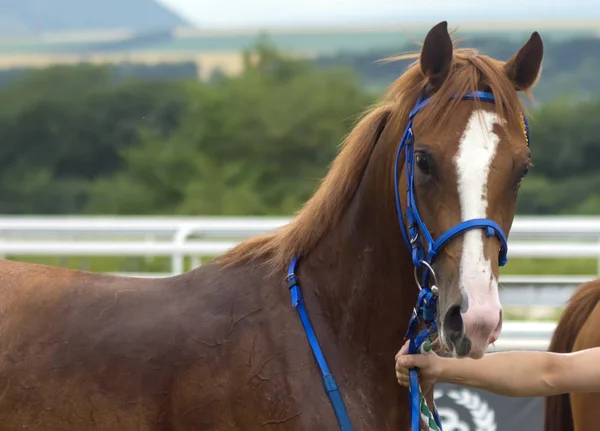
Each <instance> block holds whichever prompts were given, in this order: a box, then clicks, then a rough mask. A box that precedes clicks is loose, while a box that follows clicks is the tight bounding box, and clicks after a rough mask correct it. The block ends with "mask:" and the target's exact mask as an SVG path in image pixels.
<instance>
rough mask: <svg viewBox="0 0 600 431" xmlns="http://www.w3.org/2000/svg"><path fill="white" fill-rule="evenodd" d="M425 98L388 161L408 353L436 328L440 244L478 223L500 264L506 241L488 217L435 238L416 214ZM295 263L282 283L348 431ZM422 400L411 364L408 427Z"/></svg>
mask: <svg viewBox="0 0 600 431" xmlns="http://www.w3.org/2000/svg"><path fill="white" fill-rule="evenodd" d="M463 99H464V100H474V99H478V100H482V101H485V102H491V103H494V102H495V100H494V95H493V94H492V93H488V92H483V91H475V92H470V93H467V94H466V95H465V96H464V97H463ZM429 100H430V99H423V97H422V96H421V97H419V100H418V101H417V103H416V105H415V107H414V109H413V110H412V111H411V112H410V115H409V119H408V125H407V126H406V130H405V132H404V135H403V137H402V140H401V141H400V145H399V146H398V151H397V153H396V160H395V164H394V186H395V195H396V210H397V212H398V220H399V222H400V229H401V231H402V236H403V237H404V241H405V242H406V244H407V246H408V248H409V250H410V251H411V254H412V261H413V265H414V268H415V280H416V282H417V285H418V287H419V289H420V291H419V295H418V299H417V305H416V307H415V309H414V311H413V314H412V316H411V319H410V322H409V326H408V331H407V332H406V338H407V339H409V340H410V343H409V353H410V354H415V353H419V352H420V351H421V347H422V345H423V343H424V342H425V341H426V340H428V339H429V338H430V337H431V336H432V335H433V334H435V333H436V332H437V323H436V310H437V296H438V288H437V286H435V274H434V273H433V269H432V268H431V265H432V264H433V261H434V260H435V257H436V256H437V255H438V254H439V252H440V250H441V249H442V248H443V247H444V246H445V245H446V244H448V242H449V241H450V240H452V239H453V238H455V237H457V236H459V235H461V234H463V233H464V232H466V231H468V230H471V229H483V230H484V231H485V234H486V235H487V236H488V237H494V236H495V237H497V238H498V239H499V240H500V250H499V256H498V263H499V265H500V266H503V265H505V264H506V262H507V251H508V246H507V244H506V235H504V232H503V231H502V228H501V227H500V226H498V224H497V223H496V222H494V221H492V220H489V219H472V220H467V221H463V222H461V223H459V224H457V225H456V226H454V227H452V228H451V229H449V230H448V231H447V232H445V233H444V234H443V235H441V236H440V237H439V238H437V239H436V240H434V239H433V238H432V236H431V234H430V233H429V230H428V229H427V226H425V223H423V220H422V219H421V216H420V215H419V210H418V209H417V205H416V200H415V190H414V163H415V154H414V134H413V118H414V117H415V115H417V114H418V113H419V111H420V110H421V109H422V108H423V107H424V106H425V105H427V103H428V102H429ZM522 119H523V128H524V130H525V138H526V140H527V145H529V125H528V124H527V119H526V118H525V116H522ZM403 151H404V160H405V165H406V180H407V191H406V224H405V221H404V216H403V213H402V206H401V204H400V192H399V190H398V183H399V179H400V177H399V160H400V154H401V153H402V152H403ZM422 237H424V238H425V242H426V245H427V248H425V246H424V245H423V242H422V241H421V238H422ZM297 263H298V259H297V257H296V256H293V257H292V260H291V262H290V266H289V269H288V273H287V277H286V282H287V284H288V288H289V289H290V294H291V297H292V305H293V306H294V308H296V310H297V311H298V314H299V316H300V321H301V322H302V326H303V327H304V331H305V332H306V336H307V338H308V341H309V344H310V347H311V349H312V351H313V354H314V356H315V359H316V361H317V365H318V366H319V369H320V370H321V376H322V377H323V384H324V386H325V390H326V392H327V394H328V396H329V399H330V401H331V404H332V406H333V410H334V412H335V414H336V416H337V419H338V423H339V425H340V428H341V429H342V431H351V430H352V425H351V424H350V418H349V416H348V412H347V411H346V407H345V405H344V402H343V399H342V397H341V394H340V391H339V389H338V386H337V384H336V382H335V379H334V378H333V375H332V374H331V371H330V370H329V367H328V366H327V362H326V361H325V356H324V355H323V352H322V350H321V347H320V346H319V342H318V341H317V337H316V334H315V332H314V330H313V328H312V325H311V323H310V320H309V318H308V314H307V312H306V308H305V306H304V301H303V299H302V294H301V292H300V285H299V284H298V280H297V277H296V266H297ZM418 269H421V270H422V278H421V281H420V282H419V280H418V278H417V270H418ZM430 276H433V281H434V285H433V286H431V287H430V283H429V277H430ZM419 323H422V324H423V325H424V326H425V329H423V330H422V331H421V332H418V333H417V330H418V327H419ZM421 405H422V394H421V392H420V390H419V380H418V376H417V370H416V369H411V370H410V406H411V419H412V428H411V430H412V431H419V430H420V423H419V421H420V418H421V413H422V412H423V411H422V410H421ZM425 410H426V412H423V414H425V413H430V412H429V410H428V409H425ZM427 418H428V420H429V424H428V425H429V427H430V429H436V428H437V429H440V430H441V428H442V425H441V422H440V418H439V416H438V414H437V409H436V410H435V411H434V413H433V417H431V416H428V417H427Z"/></svg>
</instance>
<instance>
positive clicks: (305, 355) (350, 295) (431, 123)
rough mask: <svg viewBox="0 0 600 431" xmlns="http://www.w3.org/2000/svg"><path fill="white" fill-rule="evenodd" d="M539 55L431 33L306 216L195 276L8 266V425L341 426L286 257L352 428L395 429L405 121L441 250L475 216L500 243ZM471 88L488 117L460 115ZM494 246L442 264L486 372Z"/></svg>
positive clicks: (459, 320)
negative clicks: (463, 43)
mask: <svg viewBox="0 0 600 431" xmlns="http://www.w3.org/2000/svg"><path fill="white" fill-rule="evenodd" d="M542 52H543V45H542V42H541V39H540V37H539V35H538V34H537V33H533V35H532V36H531V38H530V39H529V41H528V42H527V43H526V44H525V45H524V46H523V47H522V48H521V50H520V51H519V52H518V53H517V54H516V55H515V56H514V57H512V58H511V59H510V60H508V61H507V62H501V61H497V60H494V59H491V58H489V57H486V56H482V55H479V54H477V53H476V52H475V51H472V50H454V46H453V43H452V40H451V38H450V35H449V33H448V29H447V25H446V23H445V22H443V23H440V24H438V25H436V26H435V27H433V28H432V29H431V30H430V32H429V33H428V35H427V37H426V39H425V42H424V44H423V46H422V49H421V53H420V55H419V54H417V55H414V56H412V58H418V61H416V62H415V63H414V64H413V65H412V66H411V67H409V68H408V69H407V70H406V71H405V73H404V74H403V75H402V76H401V77H400V78H399V79H398V80H397V81H396V82H395V83H394V84H393V85H392V86H391V87H390V88H389V90H388V91H387V93H386V94H385V95H384V97H383V99H382V100H381V101H380V102H379V103H378V104H377V105H376V106H374V107H372V109H370V110H369V112H367V113H366V115H365V116H364V117H363V118H362V119H361V120H360V122H358V124H357V125H356V127H355V128H354V130H352V131H351V133H350V134H349V135H348V136H347V138H346V140H345V143H344V146H343V148H342V150H341V152H340V154H339V155H338V157H337V158H336V159H335V160H334V162H333V165H332V166H331V169H330V171H329V173H328V175H327V176H326V178H325V179H324V182H323V183H322V185H321V187H320V188H319V190H318V191H317V192H316V194H315V195H314V196H313V197H312V198H311V199H310V200H309V201H308V202H307V204H306V205H305V206H304V208H303V209H302V210H301V211H300V212H299V214H298V215H297V217H296V218H295V219H294V220H293V221H292V222H290V223H289V224H288V225H286V226H285V227H284V228H282V229H281V230H279V231H277V232H274V233H273V234H269V235H266V236H263V237H259V238H255V239H252V240H249V241H246V242H244V243H242V244H240V245H239V246H237V247H235V248H234V249H232V250H230V251H229V252H228V253H226V254H224V255H223V256H221V257H220V258H218V259H216V260H215V261H213V262H211V263H209V264H207V265H205V266H202V267H200V268H197V269H194V270H192V271H190V272H188V273H185V274H182V275H179V276H175V277H169V278H164V279H137V278H124V277H115V276H110V275H100V274H93V273H87V272H81V271H71V270H66V269H60V268H53V267H47V266H40V265H33V264H26V263H17V262H9V261H3V262H2V263H1V264H0V352H1V356H0V429H1V430H23V429H27V430H41V429H44V430H53V431H59V430H77V431H82V430H110V431H114V430H207V431H208V430H259V429H260V430H263V429H269V430H270V429H277V430H288V431H289V430H335V429H338V422H337V420H336V416H335V414H334V411H333V409H332V405H331V404H330V402H329V399H328V396H327V393H326V392H325V390H324V388H323V384H322V381H321V376H320V375H319V372H318V368H317V365H316V362H315V359H314V356H313V353H312V351H311V349H310V346H309V344H308V342H307V337H306V334H305V332H304V330H303V327H302V325H301V322H300V319H299V318H298V314H297V312H296V310H295V309H294V308H293V307H292V305H291V303H290V293H289V291H288V289H287V285H286V283H285V282H284V279H285V276H286V268H287V265H288V264H289V262H290V260H291V259H292V257H293V256H298V257H299V259H300V261H299V271H298V273H297V274H298V276H299V278H300V280H301V283H302V289H303V290H302V292H303V295H304V300H305V304H306V307H307V310H308V314H309V316H310V319H311V321H312V324H313V326H314V328H315V332H316V335H317V337H318V340H319V342H320V344H321V346H322V347H323V351H324V354H325V357H326V359H327V362H328V364H329V366H330V368H331V370H332V373H333V374H334V375H335V377H336V379H337V382H338V384H339V388H340V390H341V393H342V395H343V399H344V403H345V405H346V407H347V409H348V412H349V416H350V419H351V421H352V425H353V426H354V429H356V430H397V429H406V427H407V426H408V423H409V409H408V401H407V391H406V390H403V389H401V388H399V387H398V384H397V383H396V380H395V376H394V369H393V360H394V355H395V353H396V351H397V350H398V349H399V347H400V346H401V345H402V344H403V338H404V335H405V331H406V328H407V323H408V319H409V317H410V315H411V310H412V307H413V304H414V302H415V300H416V297H417V287H416V284H415V280H414V278H413V264H412V260H411V254H410V251H409V250H408V248H407V247H406V245H405V244H404V243H403V238H402V231H401V228H400V225H399V223H398V216H397V214H396V207H395V201H394V188H395V184H394V179H393V178H394V176H393V171H394V154H395V152H396V150H397V148H398V142H400V139H401V137H402V132H403V130H404V128H405V127H406V125H407V120H408V115H409V111H410V110H411V109H412V108H413V106H414V105H415V102H416V101H417V100H418V98H419V97H420V95H422V94H425V96H426V97H430V98H431V99H430V103H429V104H428V105H427V106H425V107H424V108H423V109H422V110H421V112H420V113H419V114H418V115H417V117H416V118H415V120H414V132H415V136H416V141H415V155H416V162H415V173H414V187H415V194H416V198H417V204H418V207H419V212H420V214H421V217H422V218H423V221H424V223H425V224H426V225H427V227H428V228H429V230H430V232H431V234H432V236H433V237H434V238H436V237H437V236H438V235H440V234H441V233H442V232H445V231H447V230H448V229H449V228H451V227H452V226H455V225H457V224H458V223H460V222H461V221H464V220H468V219H473V218H478V217H480V218H488V219H491V220H493V221H495V222H496V223H497V224H498V225H499V226H501V228H502V229H503V230H504V232H509V230H510V227H511V224H512V221H513V216H514V209H515V201H516V197H517V191H518V189H519V184H520V182H521V179H522V178H523V177H524V175H525V173H526V172H527V169H528V166H529V163H530V153H529V148H528V145H527V143H526V138H525V136H524V133H523V128H522V123H521V121H522V118H521V112H522V111H523V106H522V103H521V100H520V98H519V94H518V92H519V91H524V92H528V90H529V89H530V88H531V87H532V86H533V85H534V84H535V82H536V80H537V78H538V75H539V72H540V66H541V60H542ZM475 91H488V92H490V91H491V92H492V93H493V95H494V98H495V101H496V103H495V104H492V103H483V102H482V101H480V100H463V95H465V94H466V93H467V92H475ZM290 163H293V160H290ZM399 186H400V190H406V186H407V184H406V178H405V176H404V175H403V176H401V180H400V181H399ZM402 195H403V197H404V194H402ZM401 204H402V208H405V206H406V202H405V200H402V202H401ZM499 247H500V241H499V239H498V238H497V237H495V236H490V237H488V236H486V235H485V233H483V231H482V230H470V231H468V232H466V233H463V234H461V235H459V236H457V237H456V238H454V239H453V240H452V241H450V242H449V243H448V244H447V245H446V246H445V247H444V248H443V250H441V252H440V254H439V256H438V258H437V259H436V261H435V264H434V269H435V271H436V273H437V278H438V281H439V285H438V286H439V307H438V310H439V315H438V320H439V322H440V324H439V327H440V329H441V332H442V335H443V337H444V342H445V343H447V344H448V347H449V348H450V349H451V350H452V351H454V352H455V353H456V354H457V355H458V356H466V355H469V356H471V357H474V358H478V357H481V355H482V354H483V352H484V349H485V348H486V347H487V346H488V343H489V342H490V340H493V339H495V338H496V337H498V335H499V333H500V328H501V323H502V314H501V307H500V303H499V299H498V287H497V279H498V250H499ZM444 334H445V335H444Z"/></svg>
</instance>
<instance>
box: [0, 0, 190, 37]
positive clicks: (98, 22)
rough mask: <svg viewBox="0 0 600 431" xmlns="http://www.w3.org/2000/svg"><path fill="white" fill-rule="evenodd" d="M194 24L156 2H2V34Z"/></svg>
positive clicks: (148, 0) (150, 0)
mask: <svg viewBox="0 0 600 431" xmlns="http://www.w3.org/2000/svg"><path fill="white" fill-rule="evenodd" d="M189 25H190V23H189V22H187V21H185V20H184V19H183V18H182V17H180V16H178V15H176V14H175V13H173V12H172V11H170V10H168V9H166V8H165V7H164V6H162V5H160V4H158V3H157V2H156V1H154V0H0V35H2V36H7V35H19V36H24V35H36V34H40V33H48V32H76V31H89V30H110V29H123V28H125V29H129V30H134V31H155V30H167V29H172V28H175V27H180V26H189Z"/></svg>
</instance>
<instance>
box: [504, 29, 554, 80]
mask: <svg viewBox="0 0 600 431" xmlns="http://www.w3.org/2000/svg"><path fill="white" fill-rule="evenodd" d="M543 57H544V43H543V42H542V38H541V37H540V35H539V33H538V32H537V31H535V32H533V33H532V34H531V37H530V38H529V40H528V41H527V42H526V43H525V45H523V46H522V47H521V49H520V50H519V52H517V53H516V54H515V55H513V56H512V57H511V58H510V59H509V60H508V61H507V62H506V64H505V65H504V70H505V71H506V76H508V79H510V80H511V81H512V83H513V85H514V86H515V89H516V90H517V91H527V90H529V89H530V88H531V87H533V86H534V85H535V83H536V82H537V80H538V78H539V76H540V72H541V69H542V58H543Z"/></svg>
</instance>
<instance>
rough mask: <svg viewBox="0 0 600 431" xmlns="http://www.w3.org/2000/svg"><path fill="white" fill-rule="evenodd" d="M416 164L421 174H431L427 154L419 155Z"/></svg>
mask: <svg viewBox="0 0 600 431" xmlns="http://www.w3.org/2000/svg"><path fill="white" fill-rule="evenodd" d="M415 162H416V165H417V168H419V170H420V171H421V172H423V173H424V174H430V173H431V166H430V164H429V158H428V157H427V155H426V154H417V155H416V157H415Z"/></svg>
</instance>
